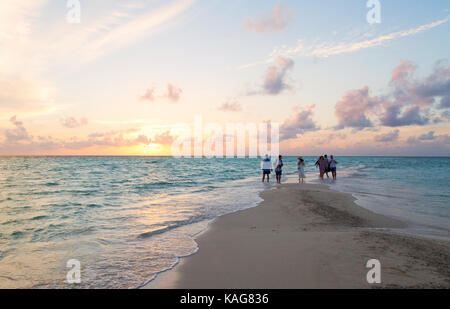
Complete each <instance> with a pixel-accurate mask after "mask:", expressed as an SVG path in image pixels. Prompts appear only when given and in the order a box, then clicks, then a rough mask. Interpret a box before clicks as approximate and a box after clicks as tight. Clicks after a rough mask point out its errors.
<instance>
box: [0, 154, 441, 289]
mask: <svg viewBox="0 0 450 309" xmlns="http://www.w3.org/2000/svg"><path fill="white" fill-rule="evenodd" d="M316 159H317V158H312V157H305V160H306V172H307V176H308V179H307V181H308V182H319V180H318V179H317V171H316V169H315V167H314V162H315V160H316ZM337 161H338V162H339V165H338V180H337V181H336V182H332V181H329V180H325V181H324V182H325V183H327V184H330V185H331V187H332V188H333V189H335V190H340V191H344V192H350V193H352V194H354V196H355V197H357V198H358V203H359V204H360V205H362V206H363V207H366V208H369V209H371V210H373V211H375V212H378V213H382V214H386V215H389V216H392V217H396V218H399V219H401V220H403V221H405V222H407V223H409V224H410V230H411V231H412V232H414V233H421V234H426V235H438V236H440V237H450V206H449V205H450V203H449V201H450V193H449V189H448V186H449V184H450V183H449V176H448V173H449V172H450V158H393V157H337ZM284 163H285V174H286V176H287V177H286V176H285V177H284V179H283V180H284V181H295V178H296V176H295V175H296V158H293V157H286V158H285V159H284ZM259 166H260V160H259V159H248V158H232V159H206V158H205V159H176V158H169V157H165V158H152V157H2V158H0V188H1V190H0V288H17V287H20V288H27V287H30V288H39V287H59V288H87V287H94V288H102V287H109V288H111V287H114V288H133V287H137V286H139V285H141V284H143V283H145V282H147V281H148V280H151V279H152V278H153V276H154V275H155V274H156V273H158V272H160V271H162V270H165V269H168V268H170V267H172V266H173V265H174V264H175V263H177V261H178V258H179V257H181V256H185V255H189V254H192V253H193V252H195V251H196V250H197V245H196V243H195V242H194V241H193V240H192V236H193V235H195V234H197V233H199V232H201V231H202V230H204V229H205V228H206V227H207V224H208V223H209V222H210V221H211V220H212V219H214V218H216V217H217V216H220V215H222V214H226V213H230V212H234V211H238V210H241V209H245V208H249V207H253V206H256V205H257V204H258V202H260V201H261V199H260V198H259V192H261V191H262V190H265V189H268V188H270V187H271V185H267V184H262V183H261V182H260V171H259ZM70 259H77V260H79V261H80V263H81V280H82V282H81V284H79V285H69V284H68V283H67V282H66V273H67V271H68V270H69V269H68V268H67V267H66V263H67V261H68V260H70Z"/></svg>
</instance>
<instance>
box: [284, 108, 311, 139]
mask: <svg viewBox="0 0 450 309" xmlns="http://www.w3.org/2000/svg"><path fill="white" fill-rule="evenodd" d="M314 107H315V105H311V106H307V107H306V108H303V109H300V110H299V111H298V112H296V113H295V114H294V115H293V116H292V117H291V118H289V119H287V120H285V121H284V122H283V123H282V124H281V126H280V140H287V139H293V138H296V137H297V135H299V134H303V133H305V132H308V131H316V130H319V127H318V126H317V124H316V122H315V121H314V120H313V119H312V117H313V116H314V112H313V109H314Z"/></svg>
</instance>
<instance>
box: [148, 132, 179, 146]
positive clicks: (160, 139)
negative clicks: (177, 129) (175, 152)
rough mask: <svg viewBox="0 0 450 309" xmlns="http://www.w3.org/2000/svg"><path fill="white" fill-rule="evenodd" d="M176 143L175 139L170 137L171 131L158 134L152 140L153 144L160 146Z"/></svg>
mask: <svg viewBox="0 0 450 309" xmlns="http://www.w3.org/2000/svg"><path fill="white" fill-rule="evenodd" d="M174 141H175V137H174V136H172V135H170V130H168V131H166V132H164V133H161V134H156V135H155V136H154V137H153V138H152V139H151V143H153V144H160V145H169V144H172V143H173V142H174Z"/></svg>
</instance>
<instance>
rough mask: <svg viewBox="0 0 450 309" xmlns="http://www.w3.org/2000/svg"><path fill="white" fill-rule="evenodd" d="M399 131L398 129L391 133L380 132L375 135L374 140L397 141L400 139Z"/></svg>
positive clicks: (382, 141)
mask: <svg viewBox="0 0 450 309" xmlns="http://www.w3.org/2000/svg"><path fill="white" fill-rule="evenodd" d="M399 132H400V131H399V130H398V129H397V130H394V131H392V132H389V133H384V134H379V135H376V136H375V137H374V140H375V141H376V142H381V143H390V142H395V141H396V140H398V134H399Z"/></svg>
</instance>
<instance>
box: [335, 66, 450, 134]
mask: <svg viewBox="0 0 450 309" xmlns="http://www.w3.org/2000/svg"><path fill="white" fill-rule="evenodd" d="M415 70H416V67H415V65H414V64H413V63H411V62H409V61H401V62H400V64H399V65H398V66H397V67H396V68H394V70H393V71H392V78H391V81H390V83H389V91H388V92H387V93H386V94H383V95H381V96H378V97H373V96H370V90H369V87H368V86H363V87H362V88H361V89H357V90H350V91H347V93H346V94H345V95H344V97H343V98H342V99H341V100H340V101H339V102H338V103H337V104H336V106H335V115H336V117H337V119H338V128H344V127H351V128H355V129H357V130H360V129H363V128H366V127H372V126H374V125H382V126H387V127H401V126H410V125H420V126H423V125H427V124H428V123H430V121H431V119H432V110H433V109H435V110H436V109H445V108H446V107H445V102H446V100H447V99H448V98H449V97H450V67H449V66H447V65H446V64H445V63H444V62H442V61H439V62H437V63H436V65H435V67H434V69H433V71H432V73H431V74H430V75H429V76H428V77H426V78H424V79H416V78H415V76H414V73H415ZM443 102H444V106H443ZM441 114H442V116H445V112H442V113H441ZM444 118H445V117H444ZM434 121H435V122H436V121H437V122H439V121H443V118H442V117H437V118H434Z"/></svg>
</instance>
